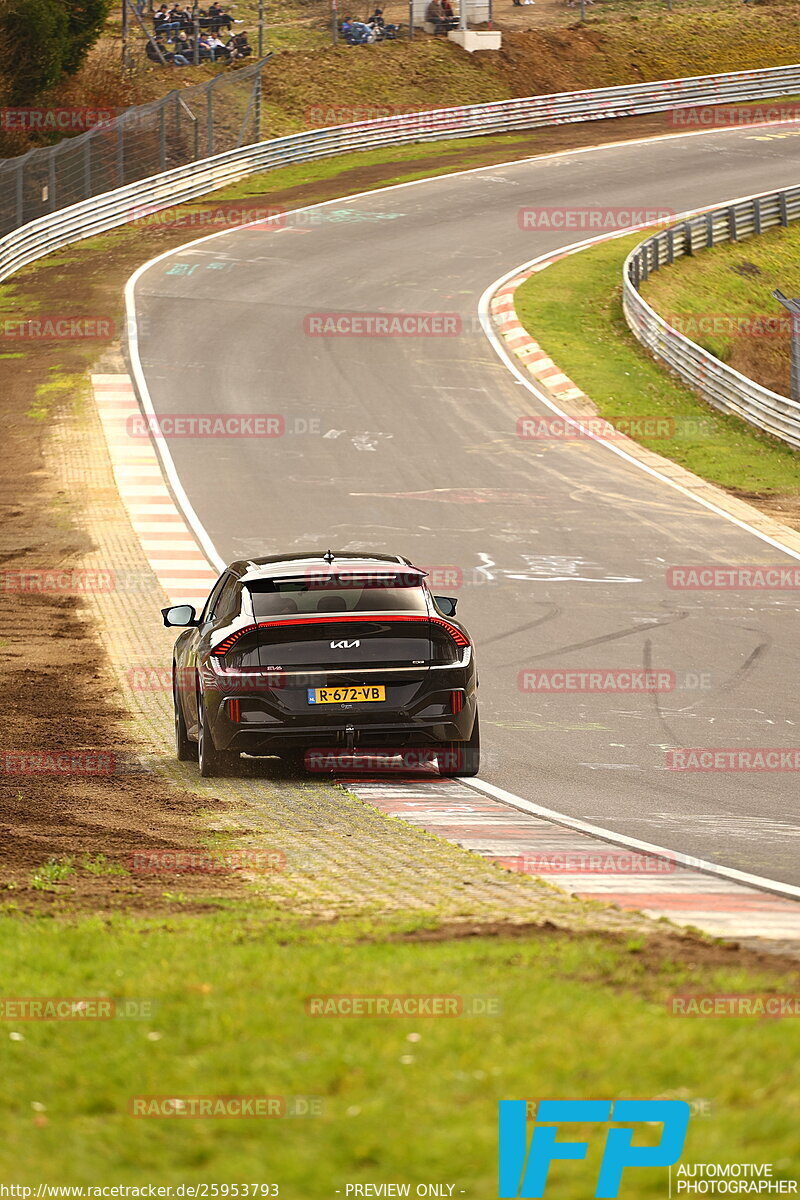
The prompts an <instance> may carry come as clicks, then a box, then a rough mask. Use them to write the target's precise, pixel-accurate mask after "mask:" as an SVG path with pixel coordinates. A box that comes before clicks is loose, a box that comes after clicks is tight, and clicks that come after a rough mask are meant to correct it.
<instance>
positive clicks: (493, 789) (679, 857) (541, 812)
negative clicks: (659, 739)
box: [460, 779, 800, 900]
mask: <svg viewBox="0 0 800 1200" xmlns="http://www.w3.org/2000/svg"><path fill="white" fill-rule="evenodd" d="M460 782H461V783H464V784H466V786H467V787H471V788H474V789H475V790H476V791H478V792H483V793H484V794H485V795H487V796H491V797H493V798H494V799H495V800H500V801H502V803H503V804H510V805H511V806H512V808H518V809H519V810H520V811H521V812H527V813H530V814H531V815H532V816H536V817H542V818H543V819H544V820H546V821H552V823H553V824H554V825H564V826H566V827H567V828H568V829H574V830H575V831H576V832H578V833H587V834H591V836H592V837H599V838H602V839H603V841H606V842H612V843H614V844H615V845H619V846H628V847H630V848H631V849H634V850H641V851H643V852H644V853H647V854H652V855H654V856H656V857H658V858H664V859H667V860H669V861H670V862H676V863H680V865H681V866H682V867H687V868H690V869H692V870H694V871H700V872H702V873H703V874H706V875H718V876H720V877H722V878H723V879H730V880H732V881H733V882H735V883H742V884H747V885H749V886H750V887H756V888H759V889H760V890H762V891H766V892H776V893H778V894H779V895H781V896H786V897H789V898H791V899H793V900H797V899H800V887H796V886H795V885H794V884H793V883H781V882H780V881H779V880H776V879H765V878H764V877H763V876H761V875H751V874H750V873H749V872H747V871H738V870H737V869H736V868H735V867H723V866H718V865H717V864H716V863H712V862H708V860H707V859H704V858H694V857H693V856H692V855H690V854H682V853H681V852H680V851H678V850H667V849H665V848H664V847H663V846H656V845H654V843H652V842H643V841H640V840H639V838H632V837H628V836H627V834H624V833H614V832H612V831H609V830H607V829H604V828H603V827H602V826H600V825H592V824H591V823H590V822H589V821H581V820H580V819H579V818H578V817H568V816H565V815H564V814H563V813H559V812H556V811H555V810H554V809H552V808H544V807H543V806H542V805H541V804H534V803H533V801H532V800H523V799H522V797H521V796H516V795H514V793H513V792H507V791H506V790H505V788H501V787H497V786H496V785H495V784H493V783H486V782H485V781H484V780H482V779H474V780H473V779H462V780H460Z"/></svg>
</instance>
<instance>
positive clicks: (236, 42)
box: [228, 30, 253, 62]
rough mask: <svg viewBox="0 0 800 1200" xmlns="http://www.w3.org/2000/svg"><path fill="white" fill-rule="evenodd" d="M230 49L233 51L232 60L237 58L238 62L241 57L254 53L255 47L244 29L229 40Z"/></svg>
mask: <svg viewBox="0 0 800 1200" xmlns="http://www.w3.org/2000/svg"><path fill="white" fill-rule="evenodd" d="M228 49H229V50H230V52H231V60H236V61H237V62H238V60H239V59H240V58H247V56H248V55H249V54H252V53H253V47H252V46H251V45H250V43H249V42H248V40H247V34H246V33H245V31H244V30H242V32H241V33H235V34H234V35H233V37H232V38H231V40H230V41H229V42H228Z"/></svg>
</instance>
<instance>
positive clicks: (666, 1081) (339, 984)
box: [0, 909, 800, 1200]
mask: <svg viewBox="0 0 800 1200" xmlns="http://www.w3.org/2000/svg"><path fill="white" fill-rule="evenodd" d="M365 932H366V931H365V930H364V929H362V928H360V927H359V926H357V925H356V926H350V927H345V926H338V927H334V928H333V929H319V928H318V929H315V930H307V929H306V930H303V929H300V928H297V927H293V926H291V925H287V926H285V927H283V928H282V929H277V930H276V929H275V928H274V927H268V926H265V925H263V924H262V923H261V921H260V919H259V916H258V912H257V911H256V912H253V911H250V912H248V911H245V910H240V911H236V910H225V909H221V910H220V912H219V913H218V914H217V915H216V916H214V917H213V919H212V918H208V917H199V918H194V919H192V920H186V919H181V918H174V919H173V920H171V921H169V922H168V923H165V924H161V925H157V924H153V923H151V924H150V925H147V926H141V925H137V924H134V923H126V922H117V923H115V924H114V925H113V927H112V928H111V929H110V930H109V929H108V928H107V927H104V926H101V925H100V924H99V923H98V924H95V923H92V922H86V923H84V924H82V925H79V926H67V927H62V928H61V929H60V931H59V935H58V937H57V938H56V937H54V936H53V930H52V928H50V927H48V925H47V924H46V923H42V922H38V923H37V922H30V923H28V922H26V923H19V922H11V921H8V920H3V921H0V954H2V957H3V961H4V964H5V970H4V976H5V978H4V993H5V995H6V996H12V995H13V996H31V995H36V994H40V993H42V992H43V991H47V992H51V993H55V994H58V995H60V996H83V997H95V996H111V997H116V998H119V999H120V1000H123V1001H125V1000H127V1001H129V1002H130V1001H148V1002H149V1003H150V1004H151V1008H150V1009H149V1010H145V1011H146V1012H149V1014H150V1015H143V1016H140V1018H139V1019H133V1018H129V1019H123V1018H116V1019H112V1020H105V1021H85V1022H74V1021H73V1022H66V1021H50V1022H45V1021H35V1022H22V1021H15V1020H13V1019H12V1020H9V1019H5V1020H4V1022H3V1028H4V1032H5V1033H6V1037H5V1038H4V1041H5V1043H6V1052H5V1054H4V1062H5V1066H4V1080H3V1082H4V1086H3V1097H2V1100H0V1106H1V1107H2V1111H3V1126H4V1132H5V1137H4V1139H3V1144H2V1147H1V1148H0V1170H2V1174H3V1176H4V1177H6V1178H9V1179H10V1178H13V1179H15V1180H20V1179H22V1180H26V1181H28V1182H29V1181H30V1179H31V1178H32V1177H35V1178H36V1179H46V1180H47V1181H50V1182H59V1183H75V1182H82V1183H87V1182H92V1183H110V1182H126V1183H130V1182H132V1181H133V1180H134V1168H135V1167H136V1168H138V1170H137V1171H136V1172H135V1174H136V1181H137V1182H139V1183H142V1182H144V1181H145V1180H144V1178H139V1176H142V1177H144V1176H146V1177H147V1181H152V1182H158V1183H160V1184H163V1183H177V1182H198V1181H208V1182H213V1181H218V1182H223V1181H227V1182H230V1183H234V1182H240V1183H241V1182H244V1181H245V1180H247V1181H258V1182H262V1183H267V1182H275V1183H278V1184H279V1185H280V1186H281V1192H280V1194H281V1196H284V1197H290V1198H297V1200H316V1198H317V1197H319V1198H320V1200H322V1198H323V1197H324V1198H326V1200H327V1198H328V1197H333V1196H334V1195H335V1193H336V1189H337V1188H343V1187H344V1185H345V1184H346V1183H348V1182H349V1183H364V1182H374V1181H380V1182H386V1181H404V1182H410V1183H412V1184H414V1183H416V1182H433V1181H438V1182H448V1183H453V1184H455V1186H456V1191H455V1193H454V1194H456V1195H458V1194H459V1191H458V1189H459V1188H464V1189H465V1192H466V1194H468V1195H471V1196H484V1197H488V1196H491V1195H494V1194H495V1174H496V1133H495V1125H496V1102H497V1101H498V1100H499V1099H509V1098H523V1097H524V1098H535V1097H543V1096H549V1097H564V1098H568V1097H574V1096H576V1095H580V1096H595V1097H613V1096H637V1097H639V1096H642V1095H647V1096H653V1097H655V1096H664V1097H671V1098H679V1099H687V1100H690V1101H697V1102H699V1101H701V1100H702V1101H703V1109H702V1111H703V1112H704V1113H706V1114H707V1115H705V1116H703V1117H702V1118H701V1117H698V1118H696V1119H695V1120H693V1122H692V1123H691V1125H690V1135H689V1140H688V1142H687V1146H686V1153H685V1158H686V1159H687V1160H689V1161H693V1160H697V1161H715V1160H720V1161H729V1160H736V1159H739V1160H742V1159H747V1158H748V1157H753V1156H755V1157H756V1158H757V1159H759V1160H760V1159H761V1158H765V1157H766V1158H768V1159H769V1160H770V1161H772V1162H775V1163H777V1164H778V1166H777V1168H776V1174H777V1175H779V1176H782V1175H787V1176H790V1175H791V1174H792V1171H793V1170H796V1169H798V1168H800V1161H797V1159H796V1157H794V1156H796V1153H797V1141H796V1131H795V1128H794V1120H795V1118H794V1113H795V1111H796V1107H797V1103H798V1101H800V1088H799V1085H798V1077H797V1073H796V1072H795V1071H793V1068H792V1063H793V1058H794V1055H793V1052H792V1045H795V1046H796V1044H797V1034H796V1033H795V1032H794V1031H793V1030H792V1028H791V1025H792V1023H791V1022H779V1021H764V1020H755V1019H743V1018H733V1019H731V1018H729V1019H708V1020H692V1019H685V1018H679V1017H676V1016H672V1015H671V1014H668V1010H667V1005H668V1003H669V998H670V996H671V995H672V994H673V993H676V992H679V993H681V992H683V993H685V992H687V991H689V992H695V993H700V992H742V991H749V992H753V991H764V990H769V991H776V992H780V991H781V990H784V991H785V990H787V988H789V987H790V986H791V983H790V980H788V979H786V978H783V977H781V976H780V975H779V974H778V973H777V972H776V971H775V970H774V969H773V970H769V969H767V968H762V969H759V968H758V967H756V968H751V969H749V970H744V969H742V968H741V967H738V966H735V965H730V966H728V965H726V964H725V963H724V961H723V960H724V958H725V953H724V952H722V951H717V952H716V954H717V961H716V962H712V963H709V964H705V963H703V961H702V958H703V955H702V952H701V950H700V948H699V947H698V948H697V952H696V953H693V951H692V948H691V946H690V947H689V948H688V949H687V951H686V952H685V954H684V955H683V956H682V957H683V961H678V955H677V954H676V953H675V949H674V948H672V949H669V948H667V947H666V945H665V946H662V948H661V950H660V951H659V952H657V953H653V952H652V951H649V950H648V949H647V948H646V947H645V946H644V944H643V943H641V942H628V943H627V944H625V943H619V942H613V941H609V940H605V939H600V938H595V937H586V938H581V939H567V938H564V937H559V936H557V935H554V934H552V933H550V934H547V933H539V934H538V935H536V936H530V935H527V936H521V937H517V938H514V939H496V938H495V939H492V938H485V937H478V938H472V939H460V940H450V941H437V942H425V941H424V940H422V941H420V940H413V941H409V940H408V938H407V937H405V938H404V937H403V935H402V934H400V935H397V934H395V939H396V940H392V941H381V942H367V941H365V940H364V936H365ZM109 933H110V934H111V935H112V936H109ZM384 933H385V935H386V934H392V933H394V930H393V929H392V928H391V927H389V928H387V929H386V930H385V931H384ZM727 957H728V958H731V957H733V956H731V955H730V954H728V956H727ZM43 979H47V980H50V981H56V980H57V981H58V983H57V987H56V986H54V985H53V984H51V986H49V987H47V988H43V987H42V981H43ZM330 994H337V995H343V994H348V995H352V994H359V995H371V996H374V995H391V996H403V995H426V996H431V995H441V996H449V997H454V996H455V997H463V998H465V1002H466V1003H469V999H468V998H471V997H480V998H482V1000H483V1001H484V1007H487V1006H488V1008H489V1014H490V1015H482V1016H466V1015H464V1016H453V1017H450V1018H440V1019H437V1018H435V1017H430V1016H426V1017H399V1018H388V1017H365V1018H363V1019H357V1018H337V1017H312V1016H310V1015H308V1014H307V1012H306V999H307V998H308V997H311V996H317V995H330ZM130 1007H131V1009H134V1008H135V1006H133V1005H131V1006H130ZM139 1011H140V1012H141V1011H142V1010H141V1009H140V1010H139ZM667 1044H668V1045H669V1053H655V1048H656V1047H662V1048H663V1047H664V1046H665V1045H667ZM139 1095H151V1096H162V1097H188V1096H194V1095H202V1096H212V1095H229V1096H230V1095H249V1096H253V1095H259V1096H263V1095H269V1096H282V1097H287V1098H289V1099H290V1100H291V1098H293V1097H297V1096H300V1097H315V1098H319V1100H320V1101H321V1106H322V1113H321V1115H320V1116H318V1117H316V1118H307V1119H300V1118H296V1119H290V1118H285V1119H277V1120H273V1121H269V1120H257V1119H247V1120H222V1119H220V1120H210V1119H206V1120H188V1119H187V1120H175V1119H173V1120H170V1119H169V1118H153V1119H138V1120H137V1119H134V1118H133V1117H132V1116H131V1115H129V1113H128V1106H129V1103H130V1099H131V1097H133V1096H139ZM776 1095H779V1096H780V1098H781V1102H780V1104H777V1103H775V1101H774V1097H775V1096H776ZM583 1132H585V1133H587V1134H589V1135H590V1136H589V1140H590V1144H591V1145H592V1149H591V1152H590V1158H589V1161H588V1162H587V1163H585V1164H580V1165H576V1164H572V1165H571V1166H566V1165H564V1164H562V1165H558V1174H559V1190H558V1195H559V1196H560V1197H562V1200H584V1198H585V1197H586V1196H587V1195H589V1194H591V1190H590V1187H589V1183H590V1181H593V1179H594V1175H595V1173H596V1170H597V1167H598V1156H599V1151H600V1149H601V1139H598V1138H595V1137H593V1136H592V1134H591V1131H590V1130H589V1129H587V1130H585V1131H583ZM576 1136H581V1135H580V1134H576ZM641 1136H642V1137H643V1138H644V1139H652V1140H655V1136H656V1135H655V1131H653V1130H650V1131H649V1133H648V1132H647V1131H643V1133H642V1134H641ZM665 1176H666V1172H665V1171H663V1170H656V1169H652V1170H641V1171H639V1172H638V1173H637V1179H636V1185H635V1186H636V1195H637V1196H639V1197H642V1198H646V1197H650V1196H653V1197H661V1196H663V1195H664V1194H665V1188H666V1178H665Z"/></svg>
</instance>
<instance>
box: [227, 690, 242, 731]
mask: <svg viewBox="0 0 800 1200" xmlns="http://www.w3.org/2000/svg"><path fill="white" fill-rule="evenodd" d="M228 716H229V717H230V719H231V720H232V721H233V723H234V725H238V724H239V721H240V720H241V716H242V702H241V700H239V699H238V697H236V698H233V697H230V698H229V699H228Z"/></svg>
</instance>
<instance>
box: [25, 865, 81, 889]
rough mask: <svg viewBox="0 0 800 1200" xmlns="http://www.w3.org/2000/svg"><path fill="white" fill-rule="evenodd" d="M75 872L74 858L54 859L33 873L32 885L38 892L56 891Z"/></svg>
mask: <svg viewBox="0 0 800 1200" xmlns="http://www.w3.org/2000/svg"><path fill="white" fill-rule="evenodd" d="M74 874H75V866H74V859H72V858H64V859H60V860H57V859H54V858H51V859H50V860H49V861H48V862H46V863H43V864H42V866H41V867H37V869H36V870H35V871H34V872H33V874H32V875H31V887H32V888H33V890H34V891H36V892H55V891H57V890H58V885H59V884H60V883H65V882H66V880H67V879H69V878H70V876H71V875H74Z"/></svg>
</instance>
